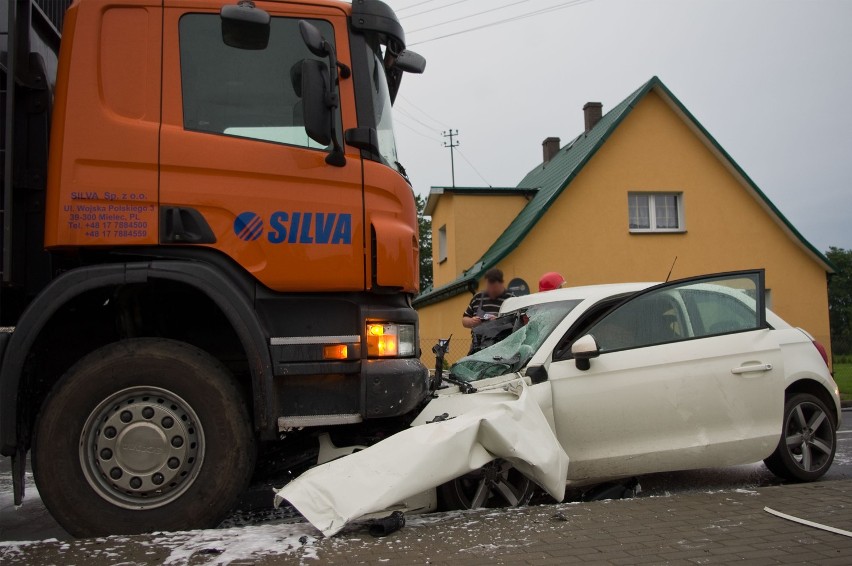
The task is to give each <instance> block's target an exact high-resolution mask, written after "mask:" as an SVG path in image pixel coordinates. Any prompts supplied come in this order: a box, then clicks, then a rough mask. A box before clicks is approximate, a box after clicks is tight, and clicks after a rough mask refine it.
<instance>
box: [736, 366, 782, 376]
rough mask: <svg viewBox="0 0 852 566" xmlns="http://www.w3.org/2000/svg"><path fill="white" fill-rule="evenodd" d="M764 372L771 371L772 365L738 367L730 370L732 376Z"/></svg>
mask: <svg viewBox="0 0 852 566" xmlns="http://www.w3.org/2000/svg"><path fill="white" fill-rule="evenodd" d="M764 371H772V364H751V365H747V366H740V367H738V368H734V369H732V370H731V373H732V374H734V375H739V374H741V373H755V372H764Z"/></svg>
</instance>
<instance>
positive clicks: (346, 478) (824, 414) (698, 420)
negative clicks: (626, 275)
mask: <svg viewBox="0 0 852 566" xmlns="http://www.w3.org/2000/svg"><path fill="white" fill-rule="evenodd" d="M764 293H765V290H764V273H763V271H762V270H756V271H743V272H735V273H726V274H716V275H708V276H703V277H696V278H691V279H685V280H680V281H674V282H670V283H664V284H661V285H654V284H649V283H637V284H619V285H599V286H590V287H575V288H570V289H561V290H555V291H548V292H545V293H537V294H534V295H529V296H526V297H519V298H513V299H509V300H507V301H506V302H505V303H504V304H503V307H502V309H501V316H500V317H499V318H498V319H497V320H496V321H494V322H493V323H491V324H494V327H495V332H496V333H497V334H498V335H497V336H496V337H495V339H497V340H499V341H497V343H495V344H494V345H493V346H490V347H488V348H486V349H484V350H482V351H480V352H478V353H476V354H474V355H472V356H468V357H466V358H463V359H462V360H460V361H459V362H458V363H456V364H455V365H453V366H452V368H451V369H450V374H449V376H448V377H449V379H450V380H452V382H454V383H455V385H453V386H451V387H448V388H444V389H441V390H439V391H438V392H437V394H436V396H435V398H434V399H432V400H431V401H430V402H429V403H428V404H427V405H426V407H425V408H424V409H423V411H422V412H421V413H420V414H419V415H418V416H417V417H416V418H415V419H414V421H413V423H412V424H413V427H414V428H412V429H409V430H406V431H403V432H401V433H399V434H397V435H394V436H392V437H390V438H388V439H387V440H385V441H382V442H380V443H379V444H376V445H374V446H372V447H370V448H368V449H366V450H364V451H362V452H359V453H357V454H354V455H353V456H348V457H345V458H342V459H340V460H337V461H335V462H330V463H329V464H325V465H322V466H319V467H317V468H314V469H313V470H311V471H309V472H307V473H306V474H304V475H302V476H300V477H299V478H297V479H296V480H295V481H294V482H292V483H291V484H289V485H287V486H286V487H285V488H284V489H283V490H281V492H279V498H283V499H287V500H288V501H290V502H291V503H293V504H294V505H295V506H296V507H297V509H299V510H300V511H301V512H302V513H303V514H305V516H306V517H307V518H308V519H309V520H311V522H312V523H314V524H315V525H317V526H318V527H320V528H321V530H323V531H324V532H326V534H330V533H331V534H333V532H336V530H335V529H339V527H341V526H342V525H343V524H345V522H347V521H349V520H352V519H355V518H357V517H359V516H363V515H365V514H367V513H370V512H376V511H380V510H382V509H385V508H387V507H388V504H389V503H392V502H393V501H402V500H404V499H406V498H408V497H411V496H413V495H414V494H416V493H419V492H422V491H423V490H424V489H426V488H427V487H430V486H438V485H440V486H441V487H440V488H439V492H440V494H441V496H442V498H443V499H444V501H445V503H449V504H450V505H453V506H456V507H478V506H483V505H487V504H489V503H490V502H491V501H492V500H493V499H494V498H497V499H502V500H504V501H505V503H509V504H518V503H523V502H524V501H525V498H528V495H527V494H528V490H529V488H530V483H529V480H528V479H527V478H528V477H532V478H533V479H534V480H535V481H536V482H537V483H539V484H540V485H543V486H544V487H545V488H546V489H547V491H548V492H550V493H551V495H554V496H555V497H556V498H557V499H561V497H562V493H564V485H565V484H564V483H563V482H568V483H580V482H582V483H589V482H591V481H594V480H605V479H609V478H617V477H625V476H634V475H639V474H645V473H650V472H662V471H673V470H684V469H691V468H702V467H709V466H727V465H736V464H745V463H750V462H755V461H758V460H764V462H765V463H766V465H767V466H768V467H769V469H770V470H771V471H772V472H774V473H775V474H777V475H779V476H781V477H783V478H786V479H791V480H798V481H812V480H815V479H817V478H819V477H820V476H822V475H823V474H824V473H825V472H826V471H827V470H828V468H829V467H830V466H831V463H832V460H833V458H834V451H835V446H836V430H837V426H838V423H839V420H840V414H841V413H840V402H839V395H838V390H837V386H836V384H835V383H834V381H833V380H832V378H831V374H830V372H829V369H828V365H827V359H826V356H825V350H824V349H823V348H822V346H820V345H819V344H817V343H816V342H814V341H813V340H812V338H811V337H810V336H809V335H808V334H807V333H806V332H804V331H803V330H801V329H798V328H794V327H791V326H790V325H789V324H787V323H786V322H784V321H783V320H782V319H781V318H779V317H778V316H777V315H775V314H774V313H772V312H770V311H768V310H766V308H765V306H764ZM501 333H502V334H503V335H500V334H501ZM533 401H534V402H533ZM498 406H499V407H501V409H495V407H498ZM495 410H496V413H495ZM489 415H492V416H494V422H493V426H490V429H488V430H486V431H485V433H483V430H484V429H483V427H484V426H485V425H487V424H488V423H489V419H490V418H491V416H489ZM454 420H455V421H457V422H456V423H453V421H454ZM448 427H450V428H448ZM418 429H419V430H418ZM449 430H453V431H454V432H453V434H447V432H448V431H449ZM456 436H458V438H459V440H456ZM462 439H463V440H462ZM542 447H545V449H544V450H542V449H541V448H542ZM566 455H567V458H565V457H564V456H566ZM548 456H550V457H548ZM488 460H491V461H494V462H496V463H491V464H488V465H486V466H485V467H484V468H483V467H482V466H483V464H484V463H485V461H488ZM505 462H509V463H511V464H513V466H514V468H516V469H517V470H520V471H521V472H523V473H524V475H521V474H519V473H517V471H516V470H513V466H509V465H506V464H505ZM566 463H567V466H565V464H566ZM563 470H564V475H563V476H562V477H561V478H554V474H562V473H563ZM465 471H468V472H469V473H463V472H465ZM448 474H450V475H448ZM452 474H455V475H456V476H460V477H459V478H457V479H454V480H451V481H449V482H446V481H445V480H446V479H449V478H451V477H453V475H452ZM557 479H558V480H560V481H559V483H561V487H562V488H563V492H562V493H560V490H559V488H558V487H557V486H556V480H557ZM353 493H357V494H358V495H356V496H353ZM379 493H380V494H381V497H380V498H378V499H377V497H376V496H375V495H376V494H379ZM371 501H373V502H374V503H375V504H373V505H371ZM306 511H307V512H306ZM321 525H322V526H321Z"/></svg>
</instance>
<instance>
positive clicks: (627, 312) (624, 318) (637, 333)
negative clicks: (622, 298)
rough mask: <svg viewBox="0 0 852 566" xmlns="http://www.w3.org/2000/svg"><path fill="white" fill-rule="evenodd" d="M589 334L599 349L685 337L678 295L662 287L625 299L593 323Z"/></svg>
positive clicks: (608, 349) (639, 345) (675, 339)
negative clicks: (628, 299)
mask: <svg viewBox="0 0 852 566" xmlns="http://www.w3.org/2000/svg"><path fill="white" fill-rule="evenodd" d="M589 334H591V335H592V336H594V337H595V340H597V343H598V347H599V348H600V351H601V352H612V351H614V350H625V349H628V348H641V347H644V346H652V345H654V344H664V343H667V342H675V341H677V340H683V339H685V338H688V336H689V335H688V333H687V331H686V319H685V316H684V311H683V307H682V305H681V304H680V302H679V301H678V297H677V294H676V293H674V292H672V291H670V290H665V291H661V292H657V293H650V294H647V295H642V296H640V297H637V298H636V299H633V300H631V301H628V302H627V303H625V304H623V305H621V306H620V307H618V308H617V309H615V310H614V311H613V312H612V313H610V314H609V315H607V316H606V317H604V319H603V320H601V321H600V322H598V323H597V324H595V325H594V326H593V327H592V328H591V329H590V330H589Z"/></svg>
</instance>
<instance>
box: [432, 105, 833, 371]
mask: <svg viewBox="0 0 852 566" xmlns="http://www.w3.org/2000/svg"><path fill="white" fill-rule="evenodd" d="M628 191H662V192H682V193H683V206H684V220H685V229H686V231H685V232H684V233H667V234H631V233H630V232H629V230H628V203H627V194H628ZM445 196H446V195H445ZM455 198H458V196H457V195H456V196H455V197H454V199H455ZM468 198H470V199H476V198H480V197H468ZM442 200H443V198H442ZM455 202H456V201H455V200H453V204H454V203H455ZM442 204H448V203H442ZM439 206H440V205H439ZM474 208H475V209H478V210H480V211H481V210H482V209H483V207H482V206H475V205H474V206H470V205H466V207H465V211H466V214H470V213H469V211H470V210H472V209H474ZM436 213H437V210H436ZM445 214H448V212H445ZM436 215H437V214H436ZM481 216H482V212H478V213H477V214H475V215H473V217H474V218H478V217H481ZM459 217H461V218H470V217H469V216H464V215H459V214H456V218H457V219H458V218H459ZM434 218H435V217H433V227H434V229H435V230H437V228H438V225H439V224H438V223H437V222H434ZM462 224H464V223H461V224H460V223H459V222H458V221H457V222H455V226H456V229H458V227H459V226H460V225H462ZM469 224H471V225H474V226H475V225H476V224H475V223H473V222H470V223H469ZM501 224H502V223H501ZM503 228H505V226H502V227H501V230H502V229H503ZM465 229H467V230H470V231H469V232H467V233H466V234H467V235H466V236H464V237H463V238H462V239H454V242H458V245H457V246H456V247H465V246H468V245H471V244H473V247H475V248H476V253H473V252H471V253H470V254H469V255H468V256H466V257H470V256H475V257H472V259H471V260H470V261H468V262H467V264H466V265H464V266H459V267H461V268H463V269H466V268H467V267H469V264H470V263H472V262H473V261H475V260H476V259H478V258H479V257H480V256H481V253H482V252H483V251H485V249H486V248H487V244H490V242H491V241H493V240H494V239H496V237H497V236H498V234H499V232H496V231H493V232H494V233H493V234H492V233H491V232H492V231H491V230H489V231H488V232H489V233H488V235H487V237H488V238H490V239H489V240H487V243H486V242H485V237H486V235H485V234H484V233H483V234H481V235H477V234H476V232H475V230H474V229H472V228H471V226H470V225H467V226H465ZM436 253H437V252H436ZM675 257H677V263H676V264H675V267H674V270H673V272H672V278H673V279H678V278H683V277H689V276H693V275H700V274H706V273H713V272H721V271H733V270H740V269H753V268H764V269H765V270H766V286H767V288H768V289H771V295H772V299H771V300H772V305H771V308H772V310H774V311H775V312H776V313H778V314H779V315H780V316H781V317H782V318H784V319H785V320H786V321H787V322H789V323H790V324H792V325H794V326H800V327H802V328H804V329H805V330H807V331H808V332H809V333H811V334H812V335H813V336H814V338H815V339H817V340H818V341H820V342H821V343H822V344H823V345H824V346H825V347H826V348H827V349H828V348H829V347H830V339H829V322H828V291H827V282H826V272H825V271H824V268H823V266H822V265H821V264H820V263H818V262H817V261H816V259H815V258H814V256H812V255H811V254H810V253H808V252H806V251H805V250H804V248H803V247H802V246H801V245H800V244H799V243H798V241H797V240H795V239H794V238H791V237H790V236H789V235H788V234H787V233H786V232H785V230H784V229H783V228H782V227H781V226H780V225H779V223H778V222H777V221H776V220H775V219H774V216H773V215H770V214H769V213H767V210H766V209H765V205H764V204H763V203H762V201H759V199H758V198H757V197H756V196H754V195H753V194H752V193H751V190H750V189H749V188H747V187H746V186H745V185H744V184H743V183H741V182H740V180H739V179H738V178H737V177H736V176H735V175H734V174H733V173H732V172H731V171H730V170H729V169H728V168H727V166H726V165H725V163H724V162H723V161H722V160H720V159H719V158H718V157H717V156H716V155H715V154H714V153H713V152H712V151H711V150H710V149H709V148H708V146H706V145H704V143H703V141H702V139H701V138H700V137H699V136H697V135H695V133H694V132H693V131H692V130H691V129H690V127H689V126H688V125H687V124H686V123H685V122H684V121H683V120H682V119H681V118H680V117H679V116H678V115H677V114H676V113H675V111H674V110H673V109H672V108H671V107H670V106H669V105H668V103H667V102H666V101H665V100H664V99H663V98H661V97H660V96H659V95H657V94H656V93H655V92H653V91H652V92H650V93H649V94H648V95H646V96H645V97H644V98H643V99H642V100H641V101H640V102H639V103H638V105H637V106H636V108H635V109H634V110H633V111H632V112H631V113H630V114H629V115H628V116H627V118H626V119H625V120H624V121H623V122H622V123H621V125H620V126H619V127H618V128H617V129H616V130H615V132H614V133H613V134H612V136H611V137H610V138H609V139H608V140H607V141H606V142H605V143H604V145H603V147H601V149H600V150H599V151H598V152H597V153H596V154H595V156H594V157H593V158H592V159H591V160H590V161H589V163H588V164H587V165H586V166H585V167H584V168H583V170H582V171H581V172H580V173H579V174H578V176H577V177H576V178H575V179H574V180H573V181H572V182H571V185H570V187H568V188H567V189H565V191H564V192H563V193H562V194H561V195H560V197H559V198H557V200H556V201H555V202H554V203H553V205H552V206H551V208H550V209H549V210H548V211H547V213H546V214H545V215H544V216H543V217H542V218H541V219H540V220H539V222H538V223H537V224H536V225H535V226H534V227H533V228H532V230H531V231H530V233H529V234H528V235H527V236H526V238H524V240H523V241H522V242H521V243H520V244H519V245H518V247H517V248H516V249H515V250H514V251H512V252H511V253H510V254H509V255H508V256H507V257H506V258H504V260H503V261H501V262H500V264H498V266H497V267H499V268H501V269H502V270H503V271H504V273H505V275H506V279H507V280H509V279H511V278H513V277H522V278H524V279H526V280H527V282H528V283H530V286H531V287H533V288H535V286H536V284H537V281H538V278H539V276H540V275H541V274H542V273H544V272H546V271H559V272H560V273H562V275H563V276H565V278H566V279H567V281H568V285H570V286H575V285H589V284H598V283H618V282H630V281H662V280H664V279H665V278H666V275H667V274H668V272H669V269H670V267H671V265H672V261H673V260H674V259H675ZM437 267H438V266H436V268H437ZM436 273H437V269H436ZM457 276H458V273H453V274H452V275H449V274H448V275H446V276H444V277H442V279H441V283H438V278H437V277H436V285H437V284H443V283H447V282H449V281H452V280H453V279H455V278H456V277H457ZM469 300H470V294H469V293H465V294H463V295H461V296H458V297H454V298H452V299H449V300H447V301H444V302H442V303H438V304H435V305H429V306H427V307H424V308H421V309H419V313H420V321H421V322H420V324H421V335H422V336H423V337H424V338H425V337H429V338H430V339H431V337H432V336H436V337H438V336H447V335H449V334H450V333H453V334H454V336H457V337H458V336H464V337H466V338H468V337H469V332H468V331H467V330H465V329H463V328H462V327H461V313H462V312H463V311H464V308H465V306H466V305H467V302H468V301H469ZM454 340H455V338H454ZM431 346H432V344H428V347H427V345H426V344H424V356H423V359H424V361H426V362H427V363H428V364H429V365H430V366H431V365H432V363H433V362H432V361H430V360H433V358H432V357H431ZM459 349H460V348H459V347H456V348H454V350H455V351H454V352H453V355H452V357H453V358H454V359H455V358H456V357H457V355H458V354H459V352H458V350H459ZM829 354H830V352H829Z"/></svg>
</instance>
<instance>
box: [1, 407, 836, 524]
mask: <svg viewBox="0 0 852 566" xmlns="http://www.w3.org/2000/svg"><path fill="white" fill-rule="evenodd" d="M843 479H852V409H845V410H844V411H843V426H842V427H841V429H840V430H839V431H838V433H837V451H836V455H835V458H834V464H833V465H832V467H831V469H830V470H829V471H828V473H827V474H826V475H825V476H824V477H823V478H822V479H821V480H820V481H824V482H829V481H836V480H843ZM639 480H640V484H641V486H642V493H641V494H640V497H647V496H665V495H672V494H685V493H690V492H710V491H715V490H731V489H736V488H754V487H766V486H772V485H779V484H781V483H782V482H781V481H780V480H778V478H776V477H775V476H773V475H772V473H770V472H769V470H767V469H766V467H765V466H764V465H763V464H762V463H756V464H749V465H745V466H735V467H730V468H710V469H704V470H694V471H687V472H668V473H660V474H650V475H646V476H642V477H640V478H639ZM269 500H270V503H271V500H272V497H271V496H270V497H269ZM282 514H284V515H287V514H291V515H292V512H291V511H287V510H284V511H278V512H271V511H260V512H254V513H248V514H247V513H236V514H235V515H234V516H232V517H231V518H229V519H228V520H226V521H225V522H224V523H223V525H224V526H228V527H232V526H240V525H248V524H259V523H263V522H265V521H267V520H268V519H270V518H280V517H281V516H282ZM48 538H56V539H59V540H67V539H70V538H71V537H70V536H69V535H68V534H67V533H66V532H65V531H64V530H63V529H62V528H61V527H60V526H59V525H58V524H57V523H56V521H54V520H53V518H52V517H51V516H50V514H49V513H48V512H47V509H45V507H44V505H43V504H42V502H41V499H39V497H38V492H37V491H36V489H35V484H34V483H33V479H32V474H30V473H29V472H28V473H27V497H26V499H25V500H24V505H22V506H21V507H20V508H18V509H15V507H14V505H13V504H12V489H11V479H10V474H9V459H8V458H4V459H3V460H0V541H2V540H7V541H11V540H43V539H48Z"/></svg>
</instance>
